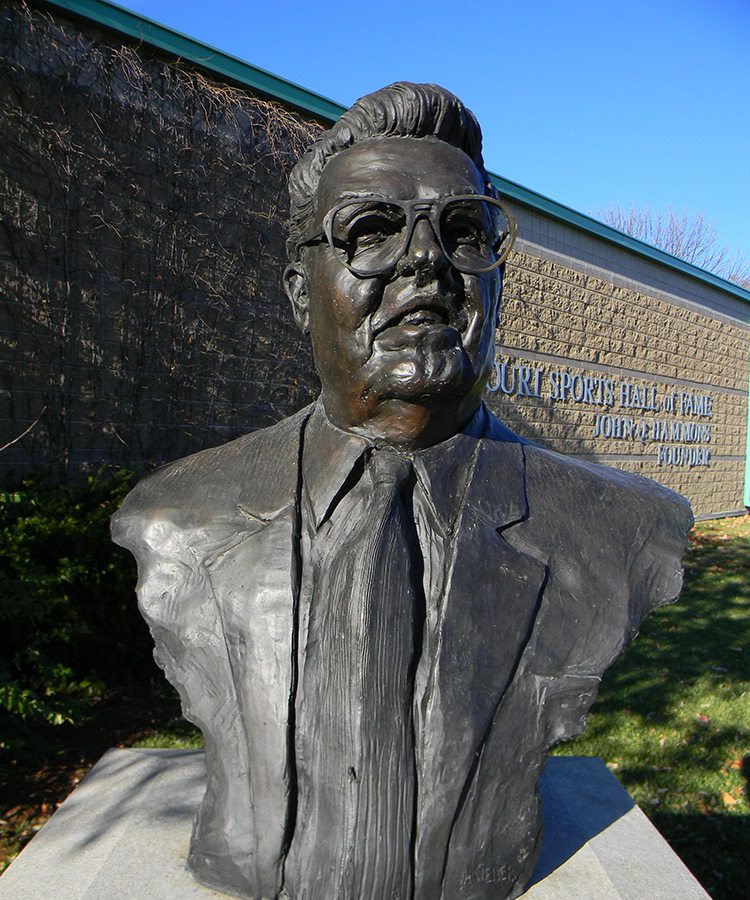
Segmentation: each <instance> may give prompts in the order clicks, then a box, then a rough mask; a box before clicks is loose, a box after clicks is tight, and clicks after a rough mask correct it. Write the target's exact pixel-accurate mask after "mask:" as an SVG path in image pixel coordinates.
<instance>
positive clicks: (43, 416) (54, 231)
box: [0, 2, 319, 484]
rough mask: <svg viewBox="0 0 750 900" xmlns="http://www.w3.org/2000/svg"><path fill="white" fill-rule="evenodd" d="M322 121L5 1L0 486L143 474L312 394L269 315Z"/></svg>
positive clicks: (279, 316)
mask: <svg viewBox="0 0 750 900" xmlns="http://www.w3.org/2000/svg"><path fill="white" fill-rule="evenodd" d="M318 127H319V126H317V125H316V124H315V123H313V122H311V121H310V122H305V121H303V120H302V119H301V118H299V117H298V116H296V115H295V114H293V113H292V112H290V111H289V110H288V109H286V108H284V107H283V106H281V105H279V104H276V103H272V102H269V101H267V100H264V99H260V98H258V97H256V96H253V95H252V94H251V93H250V92H248V91H244V90H240V89H236V88H234V87H230V86H227V85H226V84H220V83H217V82H212V81H210V80H208V79H207V78H206V77H204V76H203V75H202V74H200V73H198V72H196V71H195V70H190V69H189V68H187V67H185V66H182V65H181V64H179V62H175V61H169V62H166V61H165V60H163V59H161V58H159V57H158V56H157V55H155V54H154V53H152V52H151V51H149V50H148V49H147V48H145V47H143V46H141V47H138V46H135V45H124V44H123V43H122V42H121V41H120V40H119V39H118V38H117V36H115V35H112V34H104V33H103V32H100V31H99V30H98V29H96V28H95V27H93V26H91V25H90V24H88V23H86V24H82V23H80V22H76V23H74V22H72V21H68V20H66V19H65V18H62V17H61V16H60V15H58V14H57V13H56V14H55V15H54V17H53V16H52V15H50V14H49V13H48V12H46V11H44V10H43V9H42V8H36V7H35V6H32V5H26V4H25V3H21V2H19V3H15V2H14V3H10V4H3V5H2V10H0V129H1V133H2V136H3V137H2V142H3V152H2V157H1V162H0V170H1V171H0V176H1V177H0V209H1V210H2V226H1V227H0V291H1V293H0V335H2V337H1V343H0V446H3V445H6V444H8V443H9V442H13V441H15V442H14V443H10V446H6V447H5V449H4V450H3V451H2V452H0V473H2V478H3V483H5V484H9V483H11V482H12V481H13V480H14V479H16V478H18V477H20V475H22V474H27V473H29V472H31V471H38V472H44V473H45V474H46V475H47V476H52V477H55V478H60V477H63V478H64V477H68V476H70V475H73V474H76V473H79V472H81V471H85V470H86V469H91V468H96V467H97V466H98V465H100V464H106V465H107V466H116V465H124V466H128V467H135V468H140V467H150V466H153V465H155V464H156V463H158V462H162V461H165V460H168V459H173V458H175V457H178V456H181V455H184V454H187V453H190V452H193V451H195V450H198V449H201V448H203V447H205V446H209V445H212V444H217V443H220V442H222V441H224V440H228V439H229V438H231V437H234V436H235V435H238V434H240V433H243V432H245V431H248V430H252V429H255V428H259V427H262V426H265V425H269V424H272V423H273V422H275V421H277V420H278V419H280V418H281V417H282V416H284V415H286V414H288V413H290V412H292V411H294V410H296V409H298V408H299V407H300V406H302V405H304V403H306V402H307V401H308V400H309V399H311V397H312V396H314V394H315V390H316V380H315V375H314V371H313V368H312V360H311V355H310V352H309V349H308V343H307V341H306V340H305V339H303V338H302V335H301V334H300V333H299V332H298V331H297V329H296V326H295V325H294V323H293V320H292V317H291V314H290V313H289V312H287V310H286V308H284V310H283V313H280V312H279V306H281V305H283V306H284V307H286V304H287V301H286V298H285V297H284V295H283V291H282V289H281V273H282V270H283V265H284V241H285V221H286V217H287V195H286V179H287V175H288V172H289V169H290V168H291V166H292V165H293V163H294V162H295V161H296V159H297V158H298V156H299V154H300V152H301V151H302V150H303V149H304V147H305V146H306V145H307V144H308V143H309V141H310V139H311V137H312V135H313V134H314V133H315V131H316V129H317V128H318ZM29 426H31V429H30V430H29V431H28V432H27V433H26V434H25V435H24V437H23V438H22V439H21V440H17V441H16V440H15V439H16V438H18V437H19V436H20V435H21V434H23V433H24V431H25V430H26V429H28V428H29Z"/></svg>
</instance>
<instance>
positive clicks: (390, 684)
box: [285, 450, 424, 900]
mask: <svg viewBox="0 0 750 900" xmlns="http://www.w3.org/2000/svg"><path fill="white" fill-rule="evenodd" d="M411 482H412V472H411V464H410V462H409V461H408V460H405V459H403V458H402V457H400V456H398V455H397V454H396V453H394V452H393V451H390V450H375V451H374V452H373V454H372V458H371V460H370V462H369V464H368V466H367V468H366V470H365V472H364V475H363V477H362V479H361V480H360V483H359V484H358V485H357V487H355V488H353V489H352V491H351V493H350V496H349V497H348V498H347V501H349V502H348V503H347V504H346V508H343V507H344V505H345V504H344V503H342V504H341V506H340V507H339V509H337V510H336V513H335V514H334V516H333V517H332V519H331V521H329V522H328V523H324V525H323V526H321V529H320V531H319V533H318V535H317V537H316V539H315V540H314V542H313V555H314V586H313V595H312V603H311V611H310V620H309V625H308V629H307V648H306V650H307V652H306V654H305V657H306V661H305V665H304V671H303V672H302V673H301V684H300V689H299V690H300V693H299V694H298V696H299V697H300V702H299V703H298V707H297V709H298V720H297V745H296V750H297V774H298V788H299V792H298V809H297V827H296V829H295V835H294V840H293V842H292V846H291V848H290V851H289V854H288V857H287V864H286V869H285V883H286V885H287V886H288V890H289V894H290V896H291V897H294V898H295V900H298V898H305V900H324V898H325V900H334V898H357V900H359V898H362V900H366V898H372V900H381V898H388V900H398V898H400V900H406V898H407V897H409V896H410V895H411V883H412V863H411V857H412V831H413V827H414V804H415V796H416V793H415V788H416V784H415V779H416V774H415V762H414V734H413V721H412V703H413V684H414V672H415V668H416V664H417V662H418V659H419V653H420V649H421V646H420V645H421V640H422V626H423V609H422V607H423V602H424V601H423V596H422V587H421V580H422V558H421V553H420V550H419V542H418V539H417V534H416V530H415V527H414V522H413V516H412V513H411V502H410V495H411V489H412V486H413V485H412V483H411Z"/></svg>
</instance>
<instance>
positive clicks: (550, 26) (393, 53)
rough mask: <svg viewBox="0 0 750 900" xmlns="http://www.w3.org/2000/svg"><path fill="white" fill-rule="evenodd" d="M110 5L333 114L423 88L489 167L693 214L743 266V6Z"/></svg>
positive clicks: (546, 185)
mask: <svg viewBox="0 0 750 900" xmlns="http://www.w3.org/2000/svg"><path fill="white" fill-rule="evenodd" d="M121 5H123V6H125V7H126V8H128V9H131V10H133V11H135V12H138V13H140V14H141V15H144V16H146V17H148V18H151V19H154V20H156V21H157V22H161V23H162V24H164V25H168V26H169V27H171V28H174V29H176V30H178V31H181V32H183V33H185V34H187V35H189V36H190V37H193V38H196V39H198V40H200V41H203V42H204V43H207V44H211V45H213V46H215V47H217V48H219V49H220V50H223V51H225V52H226V53H230V54H233V55H235V56H239V57H240V58H242V59H245V60H247V61H248V62H250V63H252V64H253V65H256V66H259V67H260V68H263V69H266V70H268V71H270V72H273V73H274V74H275V75H279V76H282V77H283V78H287V79H289V80H290V81H293V82H296V83H297V84H300V85H302V86H304V87H306V88H308V89H310V90H313V91H316V92H317V93H319V94H323V95H324V96H327V97H330V98H331V99H332V100H335V101H337V102H339V103H342V104H345V105H348V104H350V103H352V102H353V101H354V100H356V99H357V97H359V96H361V95H362V94H365V93H367V92H368V91H371V90H374V89H375V88H378V87H381V86H383V85H384V84H388V83H390V82H392V81H397V80H409V81H434V82H437V83H438V84H442V85H444V86H445V87H447V88H448V89H449V90H452V91H453V92H454V93H456V94H458V95H459V96H460V97H461V99H462V100H464V102H465V103H466V104H467V105H468V106H469V107H471V109H473V110H474V112H475V113H476V115H477V117H478V118H479V121H480V123H481V125H482V128H483V131H484V135H485V160H486V163H487V166H488V168H490V169H491V170H492V171H494V172H497V173H498V174H500V175H503V176H504V177H506V178H509V179H511V180H513V181H516V182H519V183H520V184H522V185H524V186H526V187H529V188H532V189H533V190H535V191H539V192H540V193H542V194H545V195H547V196H549V197H551V198H552V199H554V200H557V201H558V202H560V203H564V204H566V205H568V206H571V207H573V208H574V209H577V210H581V211H583V212H592V211H594V210H596V209H600V208H605V207H607V206H608V205H610V204H611V205H613V206H616V205H620V206H623V207H627V206H629V205H630V204H635V205H638V206H647V207H649V208H651V209H652V210H665V211H666V210H668V208H669V207H670V205H671V206H672V207H673V208H674V209H676V210H680V211H681V210H683V209H685V208H686V209H688V210H689V211H690V212H701V213H703V214H704V215H705V216H706V218H707V219H709V220H712V221H713V222H715V223H716V226H717V230H718V233H719V236H720V238H721V241H722V242H723V243H727V244H728V245H729V247H730V249H731V250H732V252H733V253H735V254H738V255H739V254H749V255H750V225H749V224H748V223H749V221H750V0H679V2H677V0H627V2H622V0H618V2H615V0H515V2H513V3H509V2H485V3H478V2H473V0H463V2H460V3H456V2H447V0H432V2H429V3H428V2H424V0H412V2H409V0H400V2H397V0H378V2H372V3H370V2H367V0H360V2H359V3H356V4H355V3H338V4H334V3H325V2H324V3H312V2H309V3H308V2H302V0H298V2H291V0H270V2H268V0H266V2H264V3H257V2H256V3H253V2H236V0H201V2H196V0H125V2H124V3H122V4H121Z"/></svg>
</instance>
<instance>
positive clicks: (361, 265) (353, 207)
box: [330, 198, 501, 273]
mask: <svg viewBox="0 0 750 900" xmlns="http://www.w3.org/2000/svg"><path fill="white" fill-rule="evenodd" d="M438 210H439V211H440V214H439V216H438V214H437V213H438ZM417 215H420V213H418V214H417ZM428 215H429V219H430V222H431V224H432V227H433V229H434V230H435V233H436V234H437V235H438V239H439V240H440V243H441V245H442V248H443V250H444V251H445V253H446V255H447V257H448V259H449V260H450V262H451V263H452V264H453V265H454V266H456V268H458V269H460V270H462V271H465V272H480V271H484V270H486V269H487V268H488V267H491V266H493V264H494V263H495V261H496V259H497V256H496V252H495V251H496V249H497V243H498V237H499V234H500V219H501V213H500V211H499V209H498V208H497V207H495V206H494V205H493V204H491V203H488V202H487V201H486V200H483V199H480V198H476V199H474V198H468V199H467V198H458V199H456V200H451V201H448V202H447V203H445V204H442V205H441V206H440V207H437V208H436V207H433V208H432V209H431V210H430V212H429V214H428ZM409 222H410V217H409V215H408V213H407V210H406V208H405V207H403V206H402V205H401V204H399V203H396V202H390V201H384V200H353V201H351V202H349V203H344V204H341V205H340V206H339V207H337V208H336V209H335V211H334V213H333V216H332V219H331V227H330V233H331V239H332V243H333V250H334V252H335V253H337V254H338V255H339V258H340V259H341V261H342V262H343V263H344V264H345V265H348V266H351V267H352V268H353V269H355V270H356V271H358V272H361V273H378V272H383V271H385V270H386V269H387V268H389V267H391V266H393V265H395V263H396V262H397V261H398V259H399V258H400V257H401V255H402V254H403V253H404V252H405V251H406V242H407V240H408V239H409V237H410V236H409V234H408V233H407V231H408V225H409Z"/></svg>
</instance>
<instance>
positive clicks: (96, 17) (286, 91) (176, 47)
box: [43, 0, 346, 122]
mask: <svg viewBox="0 0 750 900" xmlns="http://www.w3.org/2000/svg"><path fill="white" fill-rule="evenodd" d="M43 4H44V5H45V6H52V7H55V8H57V9H60V10H65V11H66V12H68V13H70V14H71V15H73V16H76V17H78V18H81V19H85V20H88V21H90V22H95V23H96V24H97V25H101V26H103V27H105V28H108V29H110V30H112V31H116V32H118V33H120V34H125V35H127V36H128V37H131V38H135V39H136V40H137V41H139V42H143V43H144V44H148V45H149V46H151V47H155V48H156V49H158V50H163V51H164V52H166V53H169V54H170V55H172V56H177V57H179V58H180V59H184V60H187V61H189V62H191V63H193V64H194V65H197V66H200V67H201V68H203V69H206V70H208V71H209V72H211V73H216V74H218V75H221V76H222V78H225V79H229V80H230V81H233V82H235V83H237V84H240V85H243V86H246V87H250V88H253V89H254V90H256V91H258V92H260V93H262V94H264V95H265V96H267V97H270V98H272V99H274V100H281V101H283V102H284V103H287V104H289V105H290V106H293V107H295V108H296V109H298V110H301V111H303V112H306V113H312V115H314V116H315V117H316V118H319V119H323V120H324V121H325V122H335V121H336V119H338V118H339V116H340V115H341V114H342V113H343V112H344V110H345V109H346V107H344V106H341V105H340V104H338V103H334V102H333V100H329V99H328V98H327V97H323V96H321V95H320V94H315V93H313V92H312V91H308V90H307V89H306V88H303V87H300V86H299V85H298V84H294V83H293V82H291V81H287V80H286V79H284V78H279V77H278V76H277V75H273V74H271V73H270V72H266V71H265V70H264V69H259V68H258V67H257V66H252V65H250V63H247V62H244V60H241V59H239V58H238V57H236V56H230V55H229V54H227V53H224V52H222V51H221V50H217V49H216V48H215V47H211V46H209V45H208V44H203V43H201V42H200V41H196V40H194V39H193V38H191V37H188V36H187V35H184V34H180V32H178V31H174V30H172V29H171V28H167V27H166V26H165V25H160V24H159V23H158V22H154V21H153V20H151V19H147V18H145V17H144V16H140V15H138V14H137V13H134V12H131V11H130V10H128V9H124V8H123V7H122V6H117V5H116V4H114V3H109V2H106V0H43Z"/></svg>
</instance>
